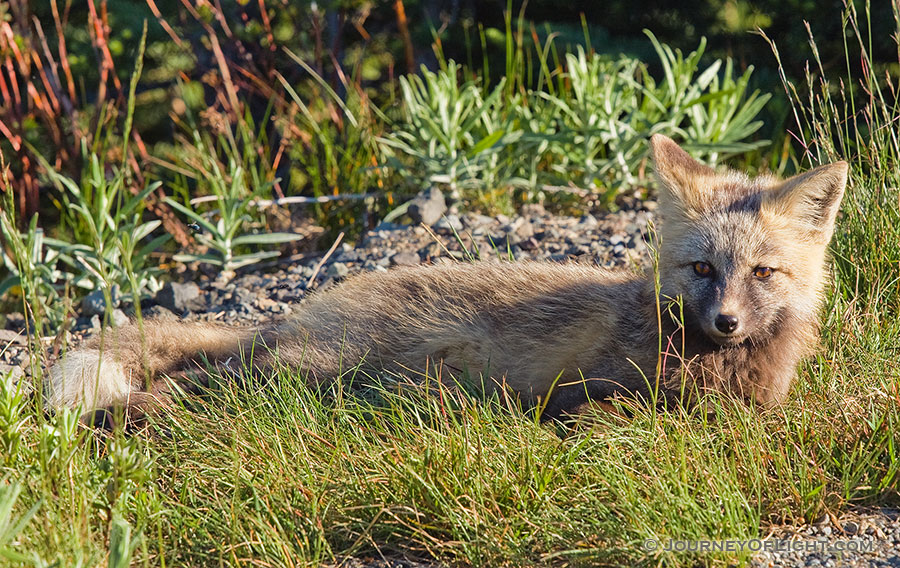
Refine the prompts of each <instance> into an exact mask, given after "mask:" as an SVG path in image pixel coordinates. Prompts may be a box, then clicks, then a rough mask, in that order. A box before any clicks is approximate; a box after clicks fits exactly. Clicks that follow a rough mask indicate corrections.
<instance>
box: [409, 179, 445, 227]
mask: <svg viewBox="0 0 900 568" xmlns="http://www.w3.org/2000/svg"><path fill="white" fill-rule="evenodd" d="M446 211H447V202H446V201H445V200H444V194H443V193H442V192H441V190H439V189H438V188H436V187H429V188H428V189H426V190H425V191H423V192H421V193H419V195H417V196H416V197H415V198H413V200H412V201H411V202H410V204H409V206H408V207H407V208H406V214H407V215H409V218H410V219H411V220H412V222H413V223H414V224H416V225H418V224H419V223H424V224H426V225H434V224H435V223H437V222H438V220H440V218H441V216H442V215H443V214H444V213H445V212H446Z"/></svg>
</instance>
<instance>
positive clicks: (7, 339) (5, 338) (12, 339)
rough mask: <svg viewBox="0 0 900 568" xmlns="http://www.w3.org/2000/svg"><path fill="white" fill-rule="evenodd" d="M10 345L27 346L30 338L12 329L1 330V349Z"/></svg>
mask: <svg viewBox="0 0 900 568" xmlns="http://www.w3.org/2000/svg"><path fill="white" fill-rule="evenodd" d="M10 343H16V344H18V345H25V344H27V343H28V337H27V336H26V335H25V334H24V333H20V332H18V331H12V330H10V329H0V349H3V348H4V346H6V345H9V344H10Z"/></svg>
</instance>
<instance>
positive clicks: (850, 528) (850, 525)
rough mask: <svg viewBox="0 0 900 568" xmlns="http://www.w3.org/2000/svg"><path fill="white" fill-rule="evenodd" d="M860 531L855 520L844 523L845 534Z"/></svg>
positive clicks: (853, 533)
mask: <svg viewBox="0 0 900 568" xmlns="http://www.w3.org/2000/svg"><path fill="white" fill-rule="evenodd" d="M858 532H859V524H857V523H855V522H853V521H850V522H847V523H844V533H845V534H850V535H855V534H856V533H858Z"/></svg>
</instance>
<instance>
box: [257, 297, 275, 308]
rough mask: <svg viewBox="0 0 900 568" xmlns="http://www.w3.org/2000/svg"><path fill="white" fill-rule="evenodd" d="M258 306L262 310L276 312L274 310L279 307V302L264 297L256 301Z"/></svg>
mask: <svg viewBox="0 0 900 568" xmlns="http://www.w3.org/2000/svg"><path fill="white" fill-rule="evenodd" d="M256 305H257V306H258V307H259V309H261V310H267V311H274V308H275V306H277V305H278V302H276V301H275V300H273V299H271V298H266V297H262V298H258V299H257V300H256Z"/></svg>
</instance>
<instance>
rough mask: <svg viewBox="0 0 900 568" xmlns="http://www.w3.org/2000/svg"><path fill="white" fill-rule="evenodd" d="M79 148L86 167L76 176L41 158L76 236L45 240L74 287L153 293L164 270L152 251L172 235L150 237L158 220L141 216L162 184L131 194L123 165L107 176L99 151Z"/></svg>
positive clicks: (158, 223)
mask: <svg viewBox="0 0 900 568" xmlns="http://www.w3.org/2000/svg"><path fill="white" fill-rule="evenodd" d="M82 151H83V153H84V161H85V164H86V166H85V169H84V171H83V172H82V175H81V179H80V181H76V180H74V179H72V178H70V177H68V176H65V175H63V174H61V173H59V172H57V171H56V170H54V169H53V168H52V167H51V166H50V164H48V163H45V167H46V168H47V177H48V178H49V179H50V181H52V182H53V184H54V185H56V187H57V188H58V189H59V191H60V193H61V195H62V200H63V202H64V203H65V210H66V211H67V212H68V218H69V223H70V225H71V226H72V227H73V232H74V235H73V237H74V241H75V242H74V243H69V242H66V241H64V240H60V239H46V242H47V244H48V245H49V246H50V247H52V248H54V249H55V250H56V251H58V252H59V255H60V258H61V259H62V260H63V261H64V262H65V263H66V264H68V265H69V268H70V269H71V270H72V272H73V274H74V276H73V278H72V282H73V284H74V285H75V286H79V287H82V288H84V289H89V290H90V289H95V288H97V287H111V286H113V285H114V284H116V285H119V286H120V287H121V288H122V289H123V290H125V291H127V292H128V293H130V294H131V295H133V296H134V297H135V298H140V297H141V296H142V295H145V294H147V293H153V292H155V291H156V290H158V289H159V288H160V287H161V286H162V284H161V282H160V281H159V279H158V276H159V275H160V274H161V272H162V271H161V270H160V269H159V267H158V266H156V265H154V264H153V263H152V262H151V257H150V255H151V254H152V253H154V252H156V251H157V250H159V248H160V247H161V246H162V245H163V244H164V243H165V242H166V241H168V240H169V238H170V235H168V234H163V235H159V236H156V237H154V238H152V239H149V240H148V237H150V236H151V234H152V233H153V231H155V230H156V229H157V228H158V227H159V226H160V224H161V222H160V221H158V220H152V221H146V222H144V221H143V220H142V219H143V210H144V200H145V198H146V197H147V196H148V195H149V194H151V193H152V192H154V191H155V190H156V189H157V188H158V187H159V186H160V185H161V183H160V182H153V183H151V184H149V185H147V187H145V188H143V189H142V190H140V191H139V192H137V193H136V194H135V195H131V194H130V193H129V192H128V191H127V190H126V184H127V183H128V181H127V179H126V174H125V170H123V169H121V168H118V167H113V168H112V176H111V177H107V166H106V164H104V162H103V160H102V158H101V156H100V155H98V154H96V153H89V152H88V150H87V147H86V145H83V146H82ZM142 243H143V246H140V245H141V244H142ZM139 246H140V248H138V247H139Z"/></svg>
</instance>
